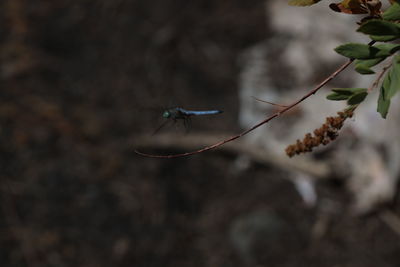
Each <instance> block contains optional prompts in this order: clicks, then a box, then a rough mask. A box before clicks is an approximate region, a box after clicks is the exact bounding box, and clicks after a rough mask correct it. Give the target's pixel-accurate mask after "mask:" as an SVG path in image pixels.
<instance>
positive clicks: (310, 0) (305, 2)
mask: <svg viewBox="0 0 400 267" xmlns="http://www.w3.org/2000/svg"><path fill="white" fill-rule="evenodd" d="M319 1H321V0H290V1H289V5H291V6H311V5H313V4H316V3H318V2H319Z"/></svg>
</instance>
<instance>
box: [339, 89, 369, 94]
mask: <svg viewBox="0 0 400 267" xmlns="http://www.w3.org/2000/svg"><path fill="white" fill-rule="evenodd" d="M332 91H333V92H335V93H338V94H342V95H353V94H357V93H360V92H366V91H367V89H366V88H333V89H332Z"/></svg>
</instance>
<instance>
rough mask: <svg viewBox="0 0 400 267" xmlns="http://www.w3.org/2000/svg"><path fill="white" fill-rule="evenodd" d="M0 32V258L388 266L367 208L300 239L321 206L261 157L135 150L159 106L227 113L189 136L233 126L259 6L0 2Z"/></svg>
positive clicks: (393, 243) (7, 261)
mask: <svg viewBox="0 0 400 267" xmlns="http://www.w3.org/2000/svg"><path fill="white" fill-rule="evenodd" d="M0 25H1V26H0V62H1V65H0V67H1V70H0V71H1V72H0V74H1V77H0V79H1V80H0V81H1V83H0V84H1V90H0V138H1V143H0V160H1V162H0V164H1V165H0V166H1V172H0V178H1V184H0V185H1V199H0V201H1V206H0V208H1V209H0V211H1V212H0V266H321V265H322V266H397V265H399V264H400V256H399V255H400V244H399V239H398V236H397V235H396V234H395V233H394V232H393V231H392V230H391V229H389V228H388V227H387V225H386V224H384V223H382V221H381V220H379V218H377V217H376V216H373V215H372V216H368V217H363V218H355V217H351V216H348V215H344V214H342V216H339V215H336V214H335V215H334V216H328V218H329V220H328V222H327V223H325V224H324V225H327V227H328V230H326V231H325V230H324V231H322V232H323V233H324V234H323V236H322V237H321V236H320V237H318V238H312V237H313V236H318V234H315V232H318V225H317V226H316V225H315V224H316V222H319V221H320V220H321V218H319V216H320V214H321V213H317V212H316V211H315V210H313V209H309V208H307V207H306V206H305V205H303V204H302V201H301V199H300V197H299V196H298V195H297V193H296V192H295V190H294V187H293V186H292V185H291V184H290V183H289V182H287V181H286V180H284V179H282V177H284V176H285V172H284V171H280V170H278V169H275V168H274V167H273V166H270V167H268V166H267V167H266V166H261V165H254V166H252V167H250V169H248V170H247V171H245V172H242V173H236V174H235V173H234V171H231V170H233V169H234V166H233V162H234V160H235V156H234V155H230V154H226V153H220V152H218V151H215V152H208V153H206V154H201V155H197V156H195V157H188V158H180V159H176V160H156V159H149V158H143V157H141V156H138V155H137V154H135V153H134V152H133V150H134V147H133V146H132V145H131V143H132V142H133V141H134V140H135V137H136V136H139V135H146V134H148V135H151V133H152V131H153V130H154V129H155V128H156V127H157V123H158V121H157V118H156V117H154V115H152V114H153V111H154V107H157V108H161V109H162V108H163V107H165V106H168V105H169V104H170V102H171V101H175V102H177V103H180V104H181V105H184V106H185V107H188V108H189V107H190V108H196V109H199V108H207V109H209V108H220V109H223V110H224V114H222V115H221V116H220V117H219V118H218V119H215V118H212V119H205V120H197V121H196V122H195V123H194V126H193V129H192V130H191V131H194V132H196V131H200V132H207V133H214V132H225V133H234V132H238V131H239V128H238V126H237V110H238V106H237V105H238V99H237V75H238V64H237V58H238V55H239V53H240V52H241V51H242V50H243V49H245V48H246V47H248V46H250V45H252V44H254V43H256V42H259V41H261V40H263V39H264V38H266V36H267V35H268V27H267V26H266V25H267V18H266V16H265V3H264V1H261V0H256V1H242V0H232V1H209V0H195V1H184V0H151V1H129V0H114V1H110V0H108V1H107V0H98V1H87V0H81V1H73V0H58V1H44V0H38V1H29V0H3V1H1V2H0ZM182 103H183V104H182ZM154 118H155V119H154ZM189 134H190V133H189ZM152 149H154V148H152ZM155 151H156V152H158V153H168V152H169V153H170V152H171V151H165V150H162V149H158V150H157V149H156V150H155ZM153 152H154V151H153ZM173 152H179V151H173ZM320 190H322V193H324V194H327V195H330V196H331V197H332V199H336V202H335V203H336V205H341V204H343V205H344V204H345V203H346V202H347V201H348V195H347V193H346V192H345V191H344V190H343V188H342V187H341V186H340V184H335V183H326V184H323V185H322V186H321V187H320ZM322 219H323V218H322Z"/></svg>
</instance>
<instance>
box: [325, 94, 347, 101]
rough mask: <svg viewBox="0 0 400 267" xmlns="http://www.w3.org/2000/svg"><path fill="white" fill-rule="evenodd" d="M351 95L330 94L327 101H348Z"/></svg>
mask: <svg viewBox="0 0 400 267" xmlns="http://www.w3.org/2000/svg"><path fill="white" fill-rule="evenodd" d="M350 96H351V95H341V94H338V93H331V94H329V95H328V96H327V97H326V99H328V100H333V101H340V100H347V99H349V97H350Z"/></svg>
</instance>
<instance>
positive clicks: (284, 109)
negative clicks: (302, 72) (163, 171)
mask: <svg viewBox="0 0 400 267" xmlns="http://www.w3.org/2000/svg"><path fill="white" fill-rule="evenodd" d="M353 61H354V59H349V60H348V61H347V62H346V63H345V64H343V65H342V66H340V67H339V68H338V69H337V70H336V71H335V72H333V73H332V74H331V75H330V76H329V77H328V78H326V79H325V80H323V81H322V82H321V83H319V84H318V85H317V86H316V87H315V88H313V89H312V90H310V91H309V92H308V93H307V94H306V95H304V96H302V97H301V98H300V99H298V100H296V101H295V102H293V103H292V104H290V105H288V106H287V107H285V108H283V109H282V110H279V111H277V112H275V113H274V114H272V115H271V116H269V117H268V118H266V119H264V120H263V121H261V122H259V123H257V124H256V125H254V126H253V127H251V128H249V129H247V130H245V131H243V132H241V133H240V134H238V135H235V136H232V137H229V138H227V139H225V140H222V141H220V142H218V143H215V144H213V145H211V146H206V147H204V148H202V149H198V150H195V151H191V152H186V153H181V154H173V155H152V154H147V153H143V152H140V151H138V150H135V153H137V154H139V155H141V156H144V157H150V158H165V159H171V158H178V157H185V156H190V155H194V154H198V153H202V152H205V151H208V150H211V149H214V148H217V147H219V146H222V145H224V144H226V143H229V142H231V141H233V140H236V139H238V138H240V137H242V136H244V135H246V134H248V133H249V132H251V131H253V130H255V129H257V128H258V127H260V126H262V125H264V124H266V123H268V122H269V121H271V120H273V119H274V118H276V117H279V116H280V115H281V114H283V113H285V112H286V111H288V110H290V109H292V108H293V107H295V106H297V105H298V104H300V103H301V102H303V101H304V100H305V99H307V98H309V97H310V96H312V95H313V94H315V93H317V92H318V90H319V89H321V88H322V87H323V86H324V85H326V84H327V83H328V82H329V81H331V80H332V79H333V78H335V77H336V76H337V75H338V74H339V73H340V72H342V71H343V70H345V69H346V68H347V67H348V66H349V65H350V64H351V63H352V62H353Z"/></svg>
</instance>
